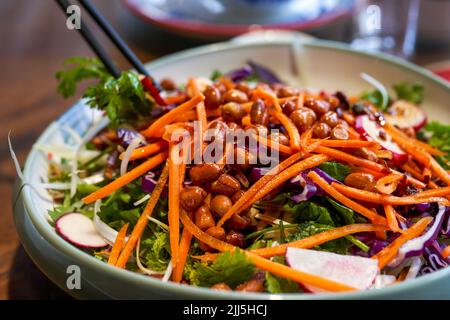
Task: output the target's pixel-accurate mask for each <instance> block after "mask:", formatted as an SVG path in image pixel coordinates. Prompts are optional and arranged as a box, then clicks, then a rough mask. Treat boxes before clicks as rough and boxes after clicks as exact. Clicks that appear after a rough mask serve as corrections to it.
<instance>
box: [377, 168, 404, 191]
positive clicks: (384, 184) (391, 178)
mask: <svg viewBox="0 0 450 320" xmlns="http://www.w3.org/2000/svg"><path fill="white" fill-rule="evenodd" d="M404 178H405V175H403V174H397V173H391V174H389V175H387V176H385V177H383V178H381V179H379V180H378V181H377V183H376V185H375V187H376V188H377V190H378V191H379V192H380V193H383V194H391V193H393V192H394V191H395V190H396V189H397V186H398V184H399V182H400V181H402V180H403V179H404Z"/></svg>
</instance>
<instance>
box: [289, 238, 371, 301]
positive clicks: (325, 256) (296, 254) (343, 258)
mask: <svg viewBox="0 0 450 320" xmlns="http://www.w3.org/2000/svg"><path fill="white" fill-rule="evenodd" d="M286 262H287V264H288V265H289V266H290V267H292V268H293V269H295V270H299V271H302V272H306V273H310V274H313V275H316V276H319V277H322V278H326V279H329V280H333V281H336V282H339V283H342V284H345V285H348V286H350V287H353V288H356V289H361V290H364V289H367V288H369V287H370V286H371V285H372V284H373V282H374V280H375V277H376V276H377V275H378V273H379V269H378V260H376V259H370V258H364V257H358V256H350V255H340V254H336V253H332V252H325V251H317V250H308V249H298V248H291V247H289V248H287V251H286ZM305 287H307V288H308V290H310V291H312V292H323V291H324V290H323V289H319V288H317V287H314V286H311V285H305Z"/></svg>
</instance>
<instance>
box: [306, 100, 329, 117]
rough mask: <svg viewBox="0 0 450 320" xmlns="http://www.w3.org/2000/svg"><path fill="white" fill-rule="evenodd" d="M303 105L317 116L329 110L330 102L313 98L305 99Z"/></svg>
mask: <svg viewBox="0 0 450 320" xmlns="http://www.w3.org/2000/svg"><path fill="white" fill-rule="evenodd" d="M305 107H307V108H310V109H311V110H313V111H314V112H315V113H316V114H317V115H319V116H320V115H323V114H325V113H327V112H328V111H329V110H330V104H329V103H328V102H327V101H325V100H319V99H313V98H308V99H306V100H305Z"/></svg>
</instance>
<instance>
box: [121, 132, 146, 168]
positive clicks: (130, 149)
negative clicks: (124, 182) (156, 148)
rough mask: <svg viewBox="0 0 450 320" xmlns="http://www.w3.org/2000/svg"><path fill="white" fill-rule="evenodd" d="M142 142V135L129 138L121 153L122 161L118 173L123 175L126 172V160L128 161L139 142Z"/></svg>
mask: <svg viewBox="0 0 450 320" xmlns="http://www.w3.org/2000/svg"><path fill="white" fill-rule="evenodd" d="M141 142H142V137H140V136H137V137H135V138H134V139H133V140H131V142H130V144H129V145H128V147H127V149H126V150H125V152H124V154H123V159H122V162H121V163H120V175H121V176H123V175H124V174H125V173H127V167H128V162H129V161H130V157H131V154H132V153H133V151H134V149H136V148H137V147H138V146H139V144H140V143H141Z"/></svg>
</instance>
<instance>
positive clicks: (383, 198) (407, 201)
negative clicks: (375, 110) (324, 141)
mask: <svg viewBox="0 0 450 320" xmlns="http://www.w3.org/2000/svg"><path fill="white" fill-rule="evenodd" d="M331 185H332V187H333V188H335V189H336V190H338V191H339V192H341V193H342V194H344V195H346V196H347V197H350V198H353V199H357V200H361V201H367V202H373V203H381V204H390V205H394V206H395V205H411V204H420V203H429V202H442V203H444V204H447V203H448V200H447V199H445V198H438V197H432V196H429V195H428V194H431V191H435V190H436V189H433V190H428V191H424V192H421V193H417V194H415V195H413V196H405V197H396V196H391V195H384V194H379V193H374V192H370V191H366V190H360V189H356V188H352V187H349V186H346V185H343V184H338V183H335V182H333V183H332V184H331ZM442 189H444V188H442ZM425 192H427V193H425ZM428 192H430V193H428ZM435 192H436V193H437V194H441V193H444V194H447V192H448V190H444V191H442V190H438V191H435Z"/></svg>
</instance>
